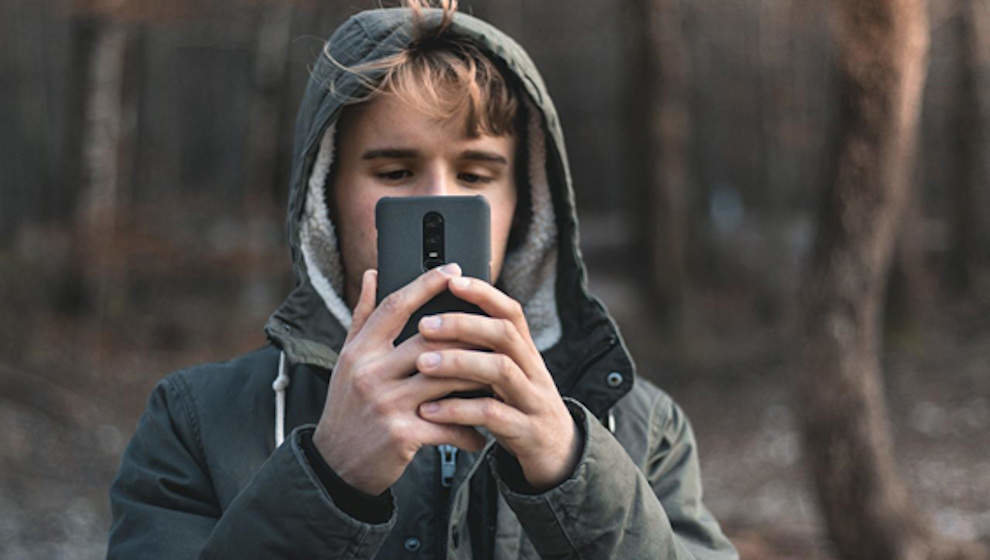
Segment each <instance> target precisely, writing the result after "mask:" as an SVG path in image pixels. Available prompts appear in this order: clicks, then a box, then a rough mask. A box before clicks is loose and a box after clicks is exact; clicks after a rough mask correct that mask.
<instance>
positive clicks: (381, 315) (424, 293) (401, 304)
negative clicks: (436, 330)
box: [365, 263, 461, 342]
mask: <svg viewBox="0 0 990 560" xmlns="http://www.w3.org/2000/svg"><path fill="white" fill-rule="evenodd" d="M460 274H461V267H460V266H458V265H457V264H456V263H450V264H446V265H444V266H440V267H436V268H432V269H430V270H428V271H426V272H424V273H423V274H421V275H419V276H418V277H417V278H416V279H415V280H413V281H412V282H410V283H408V284H406V285H405V286H403V287H402V288H400V289H398V290H396V291H394V292H392V293H391V294H389V295H388V296H386V297H385V299H383V300H382V302H381V303H380V304H379V305H378V307H376V308H375V310H374V311H373V312H372V313H371V316H369V317H368V321H367V323H365V326H366V328H367V329H368V335H370V336H373V337H379V338H381V339H383V340H388V341H389V342H391V341H393V340H395V337H396V336H398V335H399V332H401V331H402V327H403V326H405V324H406V321H408V320H409V316H410V315H412V314H413V312H414V311H416V310H417V309H419V308H420V307H421V306H422V305H423V304H424V303H426V302H428V301H430V299H431V298H433V296H435V295H437V294H439V293H440V292H442V291H444V290H445V289H446V288H447V281H448V280H449V279H450V278H452V277H455V276H460Z"/></svg>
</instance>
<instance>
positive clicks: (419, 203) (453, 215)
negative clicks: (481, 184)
mask: <svg viewBox="0 0 990 560" xmlns="http://www.w3.org/2000/svg"><path fill="white" fill-rule="evenodd" d="M375 227H376V228H377V229H378V291H377V294H376V299H377V303H381V301H382V300H383V299H384V298H385V297H386V296H388V295H389V294H390V293H392V292H394V291H396V290H398V289H400V288H402V287H403V286H405V285H406V284H408V283H409V282H411V281H413V280H414V279H415V278H416V277H418V276H419V275H421V274H423V273H424V272H426V271H427V270H429V269H431V268H434V267H437V266H442V265H444V264H447V263H457V264H458V265H460V267H461V272H462V274H463V275H464V276H472V277H474V278H480V279H482V280H484V281H486V282H490V281H491V279H490V275H491V242H490V238H491V209H490V208H489V206H488V201H487V200H485V198H484V197H483V196H481V195H477V196H408V197H384V198H381V199H379V200H378V204H377V205H376V206H375ZM450 311H463V312H467V313H481V314H483V312H482V310H481V309H480V308H479V307H478V306H476V305H474V304H471V303H468V302H466V301H464V300H462V299H459V298H456V297H454V295H453V294H452V293H450V291H444V292H442V293H440V294H438V295H436V296H435V297H434V298H433V299H431V300H430V301H429V302H427V303H426V304H425V305H423V306H422V307H421V308H419V309H418V310H417V311H416V312H415V313H413V314H412V316H411V317H410V318H409V321H408V322H407V323H406V325H405V327H404V328H403V329H402V332H401V333H400V334H399V336H398V338H396V339H395V343H396V344H399V343H400V342H402V341H403V340H406V339H407V338H409V337H411V336H413V335H415V334H416V333H417V332H418V330H419V329H418V325H419V320H420V319H421V318H422V317H424V316H426V315H434V314H437V313H446V312H450Z"/></svg>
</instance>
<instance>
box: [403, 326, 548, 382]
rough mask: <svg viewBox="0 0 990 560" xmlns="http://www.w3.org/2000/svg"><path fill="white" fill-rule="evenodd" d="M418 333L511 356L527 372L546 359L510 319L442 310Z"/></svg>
mask: <svg viewBox="0 0 990 560" xmlns="http://www.w3.org/2000/svg"><path fill="white" fill-rule="evenodd" d="M419 332H420V334H422V335H423V337H424V338H426V339H427V340H433V341H438V340H445V341H454V342H459V343H462V344H468V345H472V346H478V347H481V348H488V349H491V350H494V351H496V352H500V353H502V354H506V355H508V356H509V357H510V358H512V360H513V361H514V362H516V363H517V364H519V366H520V368H521V369H522V370H523V371H524V372H527V373H530V372H535V371H537V369H539V368H542V367H543V358H542V357H540V354H539V352H538V351H537V350H536V347H535V346H533V344H532V341H531V340H530V339H529V336H528V335H523V334H522V333H520V332H519V329H517V328H516V325H515V323H513V322H512V321H510V320H508V319H499V318H495V317H486V316H484V315H478V314H475V313H442V314H440V315H431V316H429V317H423V319H422V320H421V321H420V322H419Z"/></svg>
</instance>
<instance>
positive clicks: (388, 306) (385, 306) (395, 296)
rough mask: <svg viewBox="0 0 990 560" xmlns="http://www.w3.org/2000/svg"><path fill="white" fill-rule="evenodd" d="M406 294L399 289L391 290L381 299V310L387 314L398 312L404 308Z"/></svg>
mask: <svg viewBox="0 0 990 560" xmlns="http://www.w3.org/2000/svg"><path fill="white" fill-rule="evenodd" d="M405 305H406V296H405V294H404V293H403V292H402V290H399V291H397V292H392V293H391V294H389V295H388V296H386V297H385V299H383V300H382V306H381V307H382V310H383V311H385V312H386V313H388V314H392V313H400V312H402V310H403V309H404V308H405Z"/></svg>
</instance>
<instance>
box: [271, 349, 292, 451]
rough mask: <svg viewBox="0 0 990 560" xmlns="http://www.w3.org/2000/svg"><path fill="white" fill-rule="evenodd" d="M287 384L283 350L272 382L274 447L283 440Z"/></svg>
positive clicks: (287, 375)
mask: <svg viewBox="0 0 990 560" xmlns="http://www.w3.org/2000/svg"><path fill="white" fill-rule="evenodd" d="M288 386H289V374H287V373H285V352H281V353H280V354H279V357H278V377H276V378H275V381H273V382H272V390H274V391H275V447H276V448H278V447H279V446H280V445H282V442H283V441H285V388H286V387H288Z"/></svg>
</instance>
